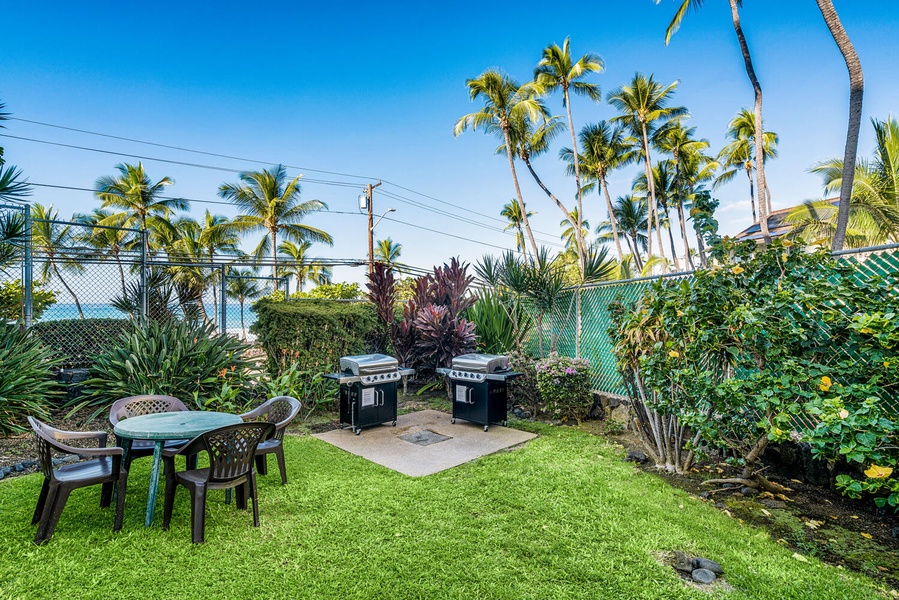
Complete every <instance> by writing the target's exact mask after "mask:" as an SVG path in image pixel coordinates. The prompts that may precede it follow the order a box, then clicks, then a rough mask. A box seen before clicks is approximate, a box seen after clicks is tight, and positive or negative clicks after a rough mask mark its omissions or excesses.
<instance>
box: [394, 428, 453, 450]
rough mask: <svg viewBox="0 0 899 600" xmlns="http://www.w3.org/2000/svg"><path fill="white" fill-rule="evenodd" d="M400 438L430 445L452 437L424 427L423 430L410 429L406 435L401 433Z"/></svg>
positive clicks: (412, 442)
mask: <svg viewBox="0 0 899 600" xmlns="http://www.w3.org/2000/svg"><path fill="white" fill-rule="evenodd" d="M400 439H401V440H405V441H407V442H409V443H411V444H417V445H419V446H430V445H431V444H439V443H440V442H443V441H446V440H449V439H452V438H451V437H449V436H448V435H440V434H439V433H437V432H436V431H431V430H430V429H422V430H421V431H415V432H411V431H410V432H409V433H407V434H406V435H401V436H400Z"/></svg>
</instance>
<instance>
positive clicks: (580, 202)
mask: <svg viewBox="0 0 899 600" xmlns="http://www.w3.org/2000/svg"><path fill="white" fill-rule="evenodd" d="M562 97H563V98H564V99H565V112H566V113H567V115H568V131H570V132H571V147H572V148H573V149H574V152H572V158H573V159H574V185H575V188H576V189H577V214H578V217H577V218H578V223H577V224H576V225H575V231H577V232H578V237H579V238H582V236H581V235H580V231H581V223H580V221H582V220H583V218H584V193H583V191H582V190H581V168H580V164H579V161H578V158H577V139H576V138H575V134H574V120H572V118H571V102H570V101H569V98H568V85H567V84H566V85H563V86H562ZM578 243H579V244H581V248H580V251H581V263H583V260H584V254H586V248H584V247H583V239H579V240H578Z"/></svg>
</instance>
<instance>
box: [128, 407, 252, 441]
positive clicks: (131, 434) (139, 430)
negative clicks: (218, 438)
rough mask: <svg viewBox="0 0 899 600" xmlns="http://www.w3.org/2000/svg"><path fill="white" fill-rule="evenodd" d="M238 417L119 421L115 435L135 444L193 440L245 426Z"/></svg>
mask: <svg viewBox="0 0 899 600" xmlns="http://www.w3.org/2000/svg"><path fill="white" fill-rule="evenodd" d="M242 422H243V419H241V418H240V417H239V416H237V415H232V414H229V413H220V412H210V411H203V410H189V411H180V412H166V413H154V414H152V415H141V416H139V417H131V418H130V419H125V420H123V421H119V423H118V425H116V426H115V428H114V429H113V431H115V434H116V435H118V436H120V437H125V438H130V439H134V440H173V439H188V438H193V437H196V436H198V435H200V434H201V433H206V432H207V431H209V430H211V429H216V428H218V427H225V426H226V425H237V424H238V423H242Z"/></svg>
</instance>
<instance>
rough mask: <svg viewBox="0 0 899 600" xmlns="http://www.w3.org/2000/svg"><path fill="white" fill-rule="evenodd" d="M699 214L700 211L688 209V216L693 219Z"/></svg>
mask: <svg viewBox="0 0 899 600" xmlns="http://www.w3.org/2000/svg"><path fill="white" fill-rule="evenodd" d="M699 212H700V211H699V209H698V208H691V209H690V216H691V217H695V216H696V215H698V214H699Z"/></svg>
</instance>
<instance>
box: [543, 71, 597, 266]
mask: <svg viewBox="0 0 899 600" xmlns="http://www.w3.org/2000/svg"><path fill="white" fill-rule="evenodd" d="M562 94H563V98H564V99H565V110H566V112H567V113H568V129H569V131H571V148H572V156H573V158H574V185H575V189H577V220H578V223H577V228H576V231H577V236H578V244H579V245H580V250H581V260H580V263H581V273H582V274H583V269H584V261H585V260H586V254H587V245H586V243H584V239H583V237H584V236H583V235H581V222H582V221H583V220H584V199H583V192H582V191H581V168H580V161H579V160H578V156H577V154H578V153H577V139H576V138H575V135H574V121H573V120H572V118H571V102H569V99H568V85H567V84H566V85H564V86H563V87H562ZM528 167H530V165H528ZM547 193H548V192H547ZM559 206H561V204H560V205H559Z"/></svg>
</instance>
